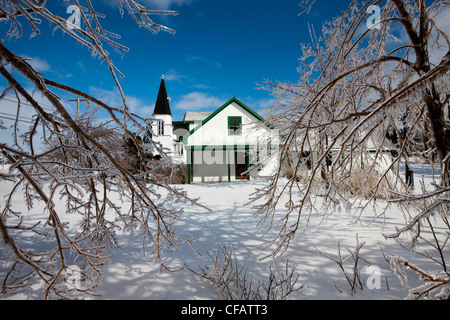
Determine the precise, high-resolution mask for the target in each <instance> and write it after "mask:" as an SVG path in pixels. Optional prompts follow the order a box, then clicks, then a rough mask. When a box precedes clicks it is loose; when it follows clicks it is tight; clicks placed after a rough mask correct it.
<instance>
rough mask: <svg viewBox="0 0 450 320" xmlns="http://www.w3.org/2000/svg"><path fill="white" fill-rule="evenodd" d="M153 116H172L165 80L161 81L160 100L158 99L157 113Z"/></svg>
mask: <svg viewBox="0 0 450 320" xmlns="http://www.w3.org/2000/svg"><path fill="white" fill-rule="evenodd" d="M153 114H167V115H172V112H171V111H170V105H169V97H168V96H167V91H166V84H165V82H164V78H162V79H161V85H160V87H159V93H158V98H157V99H156V104H155V111H154V112H153Z"/></svg>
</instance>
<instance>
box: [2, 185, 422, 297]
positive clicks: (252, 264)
mask: <svg viewBox="0 0 450 320" xmlns="http://www.w3.org/2000/svg"><path fill="white" fill-rule="evenodd" d="M265 183H266V181H265V180H264V179H257V180H253V181H249V182H243V183H231V184H199V185H185V186H183V188H184V189H185V190H186V191H187V192H188V195H189V196H190V197H192V198H197V197H199V198H201V200H200V203H202V204H204V205H205V206H207V207H208V208H210V209H211V211H210V212H209V211H206V210H202V209H199V208H197V207H186V208H185V214H184V218H183V219H182V220H181V221H180V222H179V223H178V225H177V228H178V233H179V234H181V235H183V236H185V237H186V238H194V237H197V239H196V240H195V241H194V245H195V247H196V249H197V250H198V252H199V253H201V255H199V254H198V253H196V252H195V251H194V250H193V249H192V248H191V247H190V246H189V244H187V243H184V244H183V245H182V246H181V248H180V249H179V250H177V251H166V252H165V258H166V261H167V265H168V266H169V267H172V268H173V269H177V268H182V269H181V271H178V272H167V271H165V270H164V269H163V270H161V268H160V266H159V264H158V263H156V262H155V261H154V260H153V259H152V258H151V257H144V256H143V254H142V246H141V240H140V238H139V236H134V237H133V236H130V235H127V234H122V235H120V236H119V240H120V244H121V246H122V248H123V249H124V250H126V251H127V253H125V252H123V251H113V252H112V253H111V263H110V264H109V265H108V266H107V267H106V268H105V269H104V276H103V279H102V283H101V285H100V286H99V287H98V290H97V293H98V294H100V295H101V296H100V297H98V299H219V298H220V296H219V294H218V293H217V292H216V290H215V289H214V287H213V286H212V285H211V284H210V283H208V282H207V281H206V280H204V279H200V278H199V277H198V276H196V275H195V274H193V273H192V272H191V271H189V270H188V269H187V268H185V267H184V265H188V266H189V267H190V268H191V269H198V267H199V266H200V267H204V266H211V261H210V260H209V258H208V257H207V255H206V252H211V253H215V252H216V243H218V244H220V245H221V246H226V247H228V248H229V247H231V246H233V247H234V250H235V252H236V254H237V258H238V262H239V263H240V264H241V265H245V266H246V267H247V268H248V273H249V274H253V276H254V277H255V278H256V279H260V280H265V279H264V277H265V276H266V275H267V273H268V268H269V265H273V264H274V263H275V262H274V260H273V259H272V258H266V259H263V258H265V257H267V256H268V255H270V252H271V251H270V249H269V248H266V246H265V244H266V242H267V241H269V240H271V239H272V237H273V233H271V232H269V233H267V234H266V235H264V233H265V231H266V230H265V229H264V228H261V227H258V226H257V223H258V218H257V217H255V216H254V210H253V209H252V208H251V206H246V205H245V204H246V203H247V202H248V200H249V195H250V194H251V193H253V192H254V190H255V188H261V187H262V186H264V184H265ZM10 186H11V185H10V183H9V182H6V181H2V182H0V199H4V197H5V196H7V192H8V190H9V188H10ZM3 205H4V204H3V203H2V204H1V207H0V209H1V208H2V207H3ZM379 205H380V206H383V205H385V203H383V202H380V203H379ZM24 206H25V205H23V207H22V208H21V209H23V210H24ZM41 209H42V208H41ZM41 209H40V208H39V207H36V208H34V209H32V210H31V211H30V213H29V214H30V215H31V216H34V215H35V216H36V219H38V216H39V213H40V212H42V210H41ZM66 218H67V219H68V220H69V221H70V220H71V219H74V220H76V218H77V217H73V216H68V217H66ZM355 219H356V217H355V216H354V215H353V214H352V213H351V212H350V213H348V212H344V211H341V212H339V211H336V212H332V213H331V212H323V211H322V212H321V211H319V212H318V213H316V214H314V215H312V217H311V221H310V223H309V227H308V229H306V231H305V232H303V233H298V235H297V237H296V239H295V241H293V243H292V245H291V247H290V248H289V249H288V250H287V251H286V253H285V254H284V255H283V256H282V257H281V258H280V259H279V260H278V261H277V263H278V264H279V265H280V266H284V264H285V261H286V259H289V262H290V263H295V264H296V265H297V269H296V271H297V272H298V273H299V275H300V278H299V282H301V283H302V284H303V285H304V288H303V290H301V292H300V294H298V295H293V296H291V298H292V299H307V300H311V299H402V298H403V297H405V296H406V295H407V293H408V287H404V286H402V284H401V283H400V281H399V279H398V278H397V277H396V276H395V275H394V274H393V272H392V271H391V269H390V268H389V265H388V263H387V262H386V261H385V259H384V257H383V255H382V251H381V249H380V248H382V249H383V251H384V253H385V254H386V255H387V256H390V255H400V256H403V257H404V258H406V259H411V260H412V261H414V263H416V264H418V265H420V266H421V267H424V268H427V267H429V266H430V265H429V261H427V260H425V259H424V258H423V257H421V256H413V255H412V254H411V253H409V252H407V251H405V250H404V249H402V248H400V247H399V246H398V244H396V243H395V242H394V241H392V240H389V241H388V240H385V238H384V237H383V236H382V233H383V232H385V233H389V232H390V231H394V230H395V227H396V226H397V227H401V226H403V225H404V222H405V218H404V216H403V214H402V213H401V212H400V211H399V210H396V209H395V208H393V209H389V211H388V214H387V217H386V219H379V220H375V221H373V213H371V212H365V214H364V215H363V217H362V218H361V221H360V222H359V223H356V224H355ZM356 235H357V236H358V239H359V242H366V244H365V246H364V247H363V248H362V250H361V252H360V257H361V258H362V259H364V260H365V261H367V262H368V263H369V264H370V266H372V267H374V266H375V267H378V268H379V270H380V271H381V274H378V273H376V272H374V270H378V269H376V268H375V269H368V268H367V266H368V264H367V263H366V262H364V261H360V264H359V266H360V267H362V269H361V271H360V272H361V280H362V282H363V284H364V289H363V290H358V292H357V294H356V295H352V294H351V291H350V287H349V285H348V283H347V281H346V279H345V277H344V275H343V274H342V271H341V270H340V269H339V267H338V266H337V265H336V264H335V263H334V262H332V261H330V260H329V259H327V258H325V257H323V256H322V255H319V254H318V252H317V251H316V250H315V249H314V246H315V247H317V249H319V250H320V251H322V252H324V253H326V254H328V255H330V256H333V257H336V256H337V247H336V246H337V242H338V241H339V242H340V243H341V248H342V252H343V255H348V252H347V251H346V248H349V249H351V250H352V249H354V248H355V247H356ZM20 241H30V242H31V241H33V239H20V238H19V239H17V242H20ZM33 245H36V246H45V243H34V244H33ZM3 252H4V251H2V250H1V249H0V253H2V256H1V257H0V278H1V279H3V277H4V275H5V272H6V269H5V266H6V265H7V261H6V260H7V258H6V257H5V256H4V254H3ZM348 268H349V269H348V271H349V272H351V264H349V265H348ZM377 277H378V278H377ZM367 280H370V281H369V282H370V283H372V284H373V283H375V284H376V283H377V282H373V281H376V280H379V284H380V287H379V288H373V289H369V288H368V287H367V285H366V282H367ZM408 285H409V287H416V286H418V285H419V281H418V279H417V276H416V275H415V274H413V273H408ZM40 294H41V292H40V291H39V285H36V286H33V287H31V288H30V289H28V290H27V291H24V292H21V293H19V294H17V295H13V296H8V297H7V298H8V299H40V298H42V296H41V295H40Z"/></svg>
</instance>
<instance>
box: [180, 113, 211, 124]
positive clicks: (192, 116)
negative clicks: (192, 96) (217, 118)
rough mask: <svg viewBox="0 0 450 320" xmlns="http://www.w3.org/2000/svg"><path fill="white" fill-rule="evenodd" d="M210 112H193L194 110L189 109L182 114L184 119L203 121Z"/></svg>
mask: <svg viewBox="0 0 450 320" xmlns="http://www.w3.org/2000/svg"><path fill="white" fill-rule="evenodd" d="M211 114H212V112H195V111H189V112H186V114H185V115H184V121H185V122H186V121H195V122H197V121H203V120H205V119H206V118H208V117H209V116H210V115H211Z"/></svg>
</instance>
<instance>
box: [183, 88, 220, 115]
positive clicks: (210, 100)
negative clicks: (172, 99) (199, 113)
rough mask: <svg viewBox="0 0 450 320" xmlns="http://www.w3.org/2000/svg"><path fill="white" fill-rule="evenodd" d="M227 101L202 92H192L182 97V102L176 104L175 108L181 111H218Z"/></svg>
mask: <svg viewBox="0 0 450 320" xmlns="http://www.w3.org/2000/svg"><path fill="white" fill-rule="evenodd" d="M224 102H225V101H224V100H223V99H220V98H219V97H216V96H212V95H208V94H206V93H202V92H191V93H189V94H187V95H184V96H182V97H181V99H180V101H179V102H177V103H176V104H175V108H176V109H179V110H186V111H195V110H204V109H209V108H211V109H214V110H215V109H217V108H219V107H220V106H221V105H222V104H223V103H224Z"/></svg>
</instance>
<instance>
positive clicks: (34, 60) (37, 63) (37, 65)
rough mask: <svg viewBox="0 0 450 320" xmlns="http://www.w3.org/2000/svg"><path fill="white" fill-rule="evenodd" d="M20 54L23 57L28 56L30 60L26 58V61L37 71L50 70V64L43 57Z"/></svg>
mask: <svg viewBox="0 0 450 320" xmlns="http://www.w3.org/2000/svg"><path fill="white" fill-rule="evenodd" d="M21 56H22V57H25V58H30V59H31V60H28V63H29V64H30V65H31V66H32V67H33V68H34V70H36V71H38V72H46V71H50V70H51V67H50V64H49V63H48V62H47V61H45V60H44V59H41V58H38V57H29V56H27V55H21Z"/></svg>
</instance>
